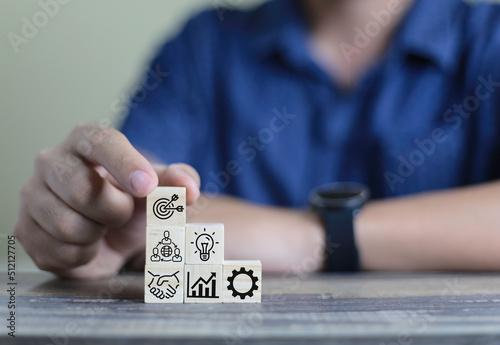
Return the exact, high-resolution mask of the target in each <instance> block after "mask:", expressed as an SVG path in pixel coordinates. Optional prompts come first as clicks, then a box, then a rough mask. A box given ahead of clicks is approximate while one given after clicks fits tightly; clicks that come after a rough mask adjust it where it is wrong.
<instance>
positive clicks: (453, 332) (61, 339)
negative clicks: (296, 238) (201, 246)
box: [0, 273, 500, 345]
mask: <svg viewBox="0 0 500 345" xmlns="http://www.w3.org/2000/svg"><path fill="white" fill-rule="evenodd" d="M0 274H2V277H1V279H0V280H1V282H2V292H1V296H2V300H3V301H5V302H2V303H1V306H0V308H1V311H0V316H1V319H2V320H3V321H2V325H4V324H5V323H6V321H5V319H6V317H8V310H7V301H6V291H5V290H6V286H7V278H6V277H7V275H6V274H5V273H0ZM17 281H18V285H17V287H16V289H17V291H16V325H17V326H16V327H17V329H16V338H15V341H14V342H12V343H13V344H44V345H45V344H55V345H67V344H108V343H109V344H111V343H113V344H116V343H119V344H134V345H136V344H137V345H139V344H165V343H172V344H194V343H196V344H198V343H206V344H212V343H222V344H228V345H229V344H257V343H258V344H265V343H268V344H292V343H296V344H307V345H309V344H332V343H338V344H347V343H355V344H367V343H374V344H378V345H379V344H391V345H394V344H408V345H409V344H412V345H413V344H423V343H431V344H475V345H476V344H500V275H499V274H491V273H490V274H486V273H484V274H452V273H450V274H438V273H435V274H433V273H419V274H400V273H357V274H318V275H311V276H292V275H276V276H264V278H263V297H262V304H255V305H248V304H216V305H194V304H176V305H168V304H144V303H143V288H144V284H143V276H142V275H139V274H127V275H123V276H119V277H116V278H112V279H109V280H100V281H63V280H58V279H55V278H54V277H53V276H51V275H48V274H42V273H37V274H35V273H32V274H28V273H26V274H18V276H17ZM6 333H7V331H6V328H5V326H2V334H1V335H0V344H4V343H5V344H8V343H10V342H9V337H7V335H6ZM166 340H170V341H166Z"/></svg>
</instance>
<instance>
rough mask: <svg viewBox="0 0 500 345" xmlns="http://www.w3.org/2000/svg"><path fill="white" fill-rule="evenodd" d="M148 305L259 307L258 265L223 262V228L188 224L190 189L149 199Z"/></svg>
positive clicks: (255, 262)
mask: <svg viewBox="0 0 500 345" xmlns="http://www.w3.org/2000/svg"><path fill="white" fill-rule="evenodd" d="M144 274H145V281H144V290H145V291H144V301H145V302H146V303H260V301H261V280H262V265H261V263H260V261H259V260H247V261H229V260H226V261H224V224H186V189H185V188H180V187H158V188H157V189H155V190H154V191H153V193H151V194H150V195H149V196H148V198H147V228H146V267H145V270H144Z"/></svg>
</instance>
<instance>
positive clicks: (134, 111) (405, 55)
mask: <svg viewBox="0 0 500 345" xmlns="http://www.w3.org/2000/svg"><path fill="white" fill-rule="evenodd" d="M307 35H308V32H307V28H306V25H305V20H304V17H303V14H302V13H301V11H300V9H299V4H298V3H297V2H296V1H292V0H277V1H272V2H270V3H266V4H264V5H262V6H261V7H260V8H258V9H255V10H253V11H250V12H237V11H225V12H221V11H207V12H203V13H201V14H199V15H198V16H196V17H195V18H193V19H191V20H190V21H189V22H188V23H187V24H186V25H185V27H184V29H183V30H182V32H181V33H180V34H179V35H178V36H177V37H176V38H175V39H173V40H171V41H170V42H168V43H166V44H165V45H164V46H163V47H162V48H161V49H160V51H159V53H158V55H157V57H156V58H155V59H154V60H153V62H152V64H151V70H150V71H149V74H148V75H147V76H146V78H145V79H144V84H143V87H142V88H141V89H140V90H139V92H138V94H137V95H136V97H135V98H134V99H132V101H131V104H130V112H129V115H128V117H127V118H126V120H125V122H124V124H123V127H122V131H123V133H125V135H126V136H127V137H128V138H129V140H130V141H131V142H132V144H134V145H135V146H136V147H138V148H139V149H142V150H144V151H146V152H148V153H149V154H152V155H154V156H156V157H157V158H158V159H161V160H163V161H164V162H165V163H173V162H186V163H188V164H191V165H193V166H194V167H195V168H196V169H197V170H198V172H199V173H200V175H201V178H202V182H203V184H202V186H203V189H204V190H207V191H210V192H215V193H227V194H232V195H235V196H239V197H242V198H245V199H248V200H251V201H255V202H260V203H266V204H275V205H283V206H293V207H297V206H304V205H306V204H307V195H308V193H309V191H310V190H311V189H312V188H313V187H315V186H318V185H320V184H323V183H327V182H332V181H357V182H361V183H364V184H366V185H368V186H369V187H370V188H371V190H372V194H373V196H374V197H375V198H385V197H392V196H399V195H407V194H411V193H417V192H424V191H431V190H439V189H446V188H453V187H457V186H464V185H470V184H476V183H481V182H484V181H488V180H493V179H497V178H499V177H500V136H499V134H500V133H499V131H500V123H499V122H500V59H499V57H500V7H499V6H497V5H493V4H476V5H471V4H466V3H463V2H462V1H460V0H439V1H436V0H416V2H415V4H414V5H412V8H411V9H410V11H409V13H408V14H407V16H406V18H405V20H404V22H403V23H402V24H401V25H400V27H399V29H398V30H397V32H396V34H395V36H394V39H393V41H392V44H391V45H390V47H389V48H388V51H387V53H386V54H385V55H384V56H383V58H381V59H380V60H379V61H378V62H377V63H376V64H375V65H374V66H373V67H372V68H371V69H370V70H369V71H368V72H367V73H366V74H365V75H364V76H363V78H362V79H361V80H360V82H359V83H358V84H357V86H356V87H355V88H354V89H353V90H351V91H348V92H346V91H343V90H342V89H341V88H339V87H338V86H337V85H336V83H335V82H333V81H332V79H331V78H330V77H329V76H328V75H327V74H326V73H325V71H323V70H322V69H321V68H320V67H319V66H318V64H316V63H315V62H314V61H313V59H312V58H311V56H310V54H309V51H308V48H307V46H308V43H307V39H308V36H307ZM361 53H362V52H361ZM167 73H168V75H167Z"/></svg>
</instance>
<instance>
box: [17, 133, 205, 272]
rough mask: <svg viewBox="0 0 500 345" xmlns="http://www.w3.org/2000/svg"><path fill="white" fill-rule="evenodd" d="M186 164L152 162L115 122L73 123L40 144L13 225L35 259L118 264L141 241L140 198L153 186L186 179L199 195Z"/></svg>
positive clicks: (59, 264)
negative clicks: (63, 134) (45, 145)
mask: <svg viewBox="0 0 500 345" xmlns="http://www.w3.org/2000/svg"><path fill="white" fill-rule="evenodd" d="M199 183H200V180H199V176H198V173H197V172H196V171H195V170H194V169H193V168H192V167H190V166H188V165H185V164H173V165H169V166H154V167H153V166H152V165H151V164H150V163H149V162H148V160H147V159H146V158H144V157H143V156H142V155H141V154H140V153H139V152H138V151H137V150H136V149H134V147H133V146H132V145H131V144H130V143H129V141H128V140H127V138H126V137H125V136H124V135H123V134H121V133H120V132H118V131H117V130H115V129H111V128H104V127H97V126H93V125H80V126H77V127H76V128H75V129H74V130H73V131H72V132H71V134H70V135H69V136H68V138H67V139H66V140H65V141H64V142H63V143H61V144H60V145H59V146H57V147H55V148H52V149H48V150H44V151H41V152H40V153H39V154H38V155H37V157H36V160H35V171H34V174H33V176H32V177H31V179H30V180H29V181H28V182H26V183H25V184H24V185H23V187H22V188H21V191H20V199H21V206H20V211H19V215H18V218H17V221H16V224H15V227H14V233H15V235H16V236H17V238H18V239H19V241H20V242H21V243H22V244H23V246H24V248H25V249H26V251H27V252H28V254H29V255H30V256H31V258H32V259H33V261H34V262H35V263H36V265H37V266H38V267H39V268H40V269H42V270H47V271H51V272H54V273H56V274H59V275H61V276H65V277H70V278H96V277H101V276H106V275H112V274H115V273H117V272H118V270H119V269H120V268H121V267H122V266H123V264H124V263H125V262H126V261H127V260H129V259H130V258H132V257H133V256H134V255H136V254H137V253H140V252H142V251H143V250H144V246H145V227H146V218H145V199H144V197H145V196H146V195H148V194H149V193H150V192H151V191H153V189H154V188H156V186H158V185H161V186H184V187H186V188H187V203H188V204H191V203H193V202H194V201H195V200H196V199H197V198H198V196H199Z"/></svg>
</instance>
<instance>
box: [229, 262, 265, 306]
mask: <svg viewBox="0 0 500 345" xmlns="http://www.w3.org/2000/svg"><path fill="white" fill-rule="evenodd" d="M261 295H262V264H261V262H260V260H234V261H233V260H231V261H229V260H226V261H224V266H223V280H222V301H223V303H260V302H261Z"/></svg>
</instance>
